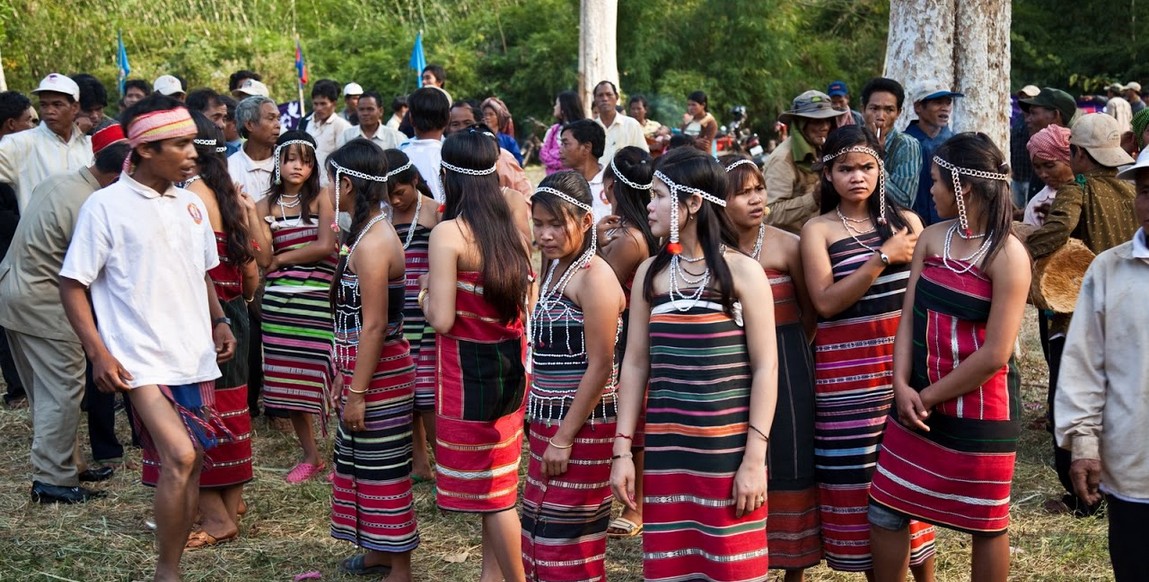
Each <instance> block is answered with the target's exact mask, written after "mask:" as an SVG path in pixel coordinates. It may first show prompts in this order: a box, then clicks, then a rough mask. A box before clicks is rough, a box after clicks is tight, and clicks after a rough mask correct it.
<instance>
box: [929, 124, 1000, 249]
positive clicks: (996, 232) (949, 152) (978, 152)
mask: <svg viewBox="0 0 1149 582" xmlns="http://www.w3.org/2000/svg"><path fill="white" fill-rule="evenodd" d="M934 155H936V156H937V157H939V158H941V159H943V160H945V161H947V162H949V163H951V164H953V165H955V166H957V167H959V168H966V169H969V170H979V171H982V172H988V173H991V174H1005V175H1009V159H1008V158H1006V157H1005V155H1004V154H1002V152H1001V150H1000V149H998V147H997V145H996V144H994V143H993V140H992V139H990V137H989V136H988V135H986V134H984V133H981V132H977V133H974V132H964V133H959V134H957V135H955V136H953V137H951V138H949V139H948V140H946V142H945V143H943V144H942V145H941V146H940V147H938V149H937V151H936V152H934ZM929 163H930V164H933V163H934V162H933V160H929ZM938 176H939V177H940V178H941V179H942V184H941V185H942V186H943V187H944V188H946V189H947V190H950V189H953V174H952V172H951V171H950V170H947V169H946V168H943V167H941V166H938ZM958 178H959V179H960V180H961V183H962V184H964V185H966V186H967V188H966V192H968V193H969V197H970V198H972V197H974V196H977V197H978V198H979V203H978V206H979V207H980V208H981V209H982V210H983V211H984V212H985V229H986V230H985V233H986V234H985V236H986V237H987V238H988V239H989V241H990V242H989V245H990V246H989V253H987V254H986V255H985V258H983V259H982V261H981V264H980V265H978V267H979V268H981V269H982V270H985V268H986V267H987V266H989V264H990V262H991V261H993V258H994V257H995V256H997V253H998V251H1000V250H1001V248H1002V247H1003V246H1004V245H1005V241H1006V239H1007V238H1009V234H1010V232H1012V227H1013V202H1012V200H1011V199H1010V188H1009V184H1010V183H1009V181H1008V180H991V179H989V178H977V177H974V176H970V175H968V174H958ZM959 195H960V194H958V193H957V192H954V196H959ZM969 220H970V222H971V227H972V226H974V225H975V224H976V223H977V222H978V221H977V218H976V217H969Z"/></svg>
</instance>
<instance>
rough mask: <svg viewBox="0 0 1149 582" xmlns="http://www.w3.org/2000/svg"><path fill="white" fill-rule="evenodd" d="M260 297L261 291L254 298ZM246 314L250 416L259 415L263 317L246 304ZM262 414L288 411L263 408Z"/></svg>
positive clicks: (279, 414)
mask: <svg viewBox="0 0 1149 582" xmlns="http://www.w3.org/2000/svg"><path fill="white" fill-rule="evenodd" d="M260 297H262V291H261V292H260V294H259V295H256V300H257V301H258V300H259V298H260ZM247 314H248V316H249V317H250V321H251V333H250V334H248V344H247V345H248V350H247V409H248V411H249V412H250V414H251V417H252V418H255V417H257V416H259V414H260V408H259V395H260V394H261V393H262V392H263V329H262V325H263V318H262V317H260V313H259V311H258V310H256V309H252V308H251V306H248V309H247ZM263 414H266V415H267V416H270V417H272V418H287V417H288V412H287V411H286V410H280V409H278V408H264V409H263Z"/></svg>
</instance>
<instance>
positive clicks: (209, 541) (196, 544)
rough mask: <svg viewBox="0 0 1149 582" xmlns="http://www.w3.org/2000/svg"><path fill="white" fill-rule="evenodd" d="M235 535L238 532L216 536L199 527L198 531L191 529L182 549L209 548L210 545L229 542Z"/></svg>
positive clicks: (237, 534)
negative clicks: (220, 536)
mask: <svg viewBox="0 0 1149 582" xmlns="http://www.w3.org/2000/svg"><path fill="white" fill-rule="evenodd" d="M237 537H239V532H235V533H233V534H231V535H229V536H224V537H222V538H217V537H215V536H213V535H211V534H209V533H207V532H206V531H203V530H202V529H201V530H199V531H193V532H191V533H190V534H188V541H187V543H185V544H184V549H185V550H194V549H197V548H210V547H211V546H218V545H220V544H226V543H227V542H230V541H232V540H234V539H235V538H237Z"/></svg>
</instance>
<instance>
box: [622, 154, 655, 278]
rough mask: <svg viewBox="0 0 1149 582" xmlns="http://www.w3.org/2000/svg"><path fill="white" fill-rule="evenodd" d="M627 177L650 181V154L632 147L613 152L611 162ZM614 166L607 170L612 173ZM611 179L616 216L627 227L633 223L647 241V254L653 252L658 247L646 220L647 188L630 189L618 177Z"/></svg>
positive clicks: (632, 179) (648, 195) (651, 173)
mask: <svg viewBox="0 0 1149 582" xmlns="http://www.w3.org/2000/svg"><path fill="white" fill-rule="evenodd" d="M612 163H613V164H614V168H618V171H619V173H621V174H622V175H623V176H624V177H626V179H627V180H630V181H631V182H634V183H635V184H649V183H650V181H651V180H652V179H653V178H652V176H654V160H653V159H652V158H651V157H650V154H649V153H647V152H646V150H643V149H642V148H638V147H635V146H626V147H624V148H622V149H621V150H618V153H616V154H614V160H613V162H612ZM614 168H610V172H611V173H612V174H613V173H614ZM612 177H613V178H614V208H613V209H612V210H613V211H614V213H615V214H616V215H618V216H619V217H620V218H622V219H623V221H625V222H626V224H627V225H628V226H633V227H634V228H637V229H638V230H640V231H641V232H642V240H643V241H645V242H646V254H647V256H650V255H652V254H654V251H655V249H657V248H658V239H656V238H655V237H654V235H653V234H651V233H650V224H649V223H648V222H647V221H646V207H647V205H649V204H650V190H642V189H639V188H631V187H630V186H627V185H626V182H623V181H622V180H620V179H619V178H618V176H617V175H616V176H612Z"/></svg>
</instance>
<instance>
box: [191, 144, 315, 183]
mask: <svg viewBox="0 0 1149 582" xmlns="http://www.w3.org/2000/svg"><path fill="white" fill-rule="evenodd" d="M204 145H215V143H214V141H213V143H211V144H204ZM293 145H305V146H308V147H310V148H311V151H312V152H314V151H315V144H313V143H311V142H309V141H307V140H305V139H292V140H288V141H285V142H283V143H281V144H279V145H277V146H275V153H273V154H272V156H274V157H275V183H276V184H282V183H283V182H282V180H280V178H279V152H281V151H283V148H285V147H288V146H293Z"/></svg>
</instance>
